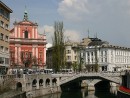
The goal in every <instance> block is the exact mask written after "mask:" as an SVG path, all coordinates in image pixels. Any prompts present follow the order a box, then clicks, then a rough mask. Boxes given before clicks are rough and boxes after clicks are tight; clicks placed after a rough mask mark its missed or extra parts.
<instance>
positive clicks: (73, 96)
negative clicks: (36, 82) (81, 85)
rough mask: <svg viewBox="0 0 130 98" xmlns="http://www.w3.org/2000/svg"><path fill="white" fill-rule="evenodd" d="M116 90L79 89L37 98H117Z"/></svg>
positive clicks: (113, 88) (114, 88)
mask: <svg viewBox="0 0 130 98" xmlns="http://www.w3.org/2000/svg"><path fill="white" fill-rule="evenodd" d="M116 94H117V88H116V87H112V88H110V91H96V92H95V91H89V92H88V91H87V89H81V90H78V91H69V92H62V93H57V94H50V95H46V96H42V97H37V98H117V95H116Z"/></svg>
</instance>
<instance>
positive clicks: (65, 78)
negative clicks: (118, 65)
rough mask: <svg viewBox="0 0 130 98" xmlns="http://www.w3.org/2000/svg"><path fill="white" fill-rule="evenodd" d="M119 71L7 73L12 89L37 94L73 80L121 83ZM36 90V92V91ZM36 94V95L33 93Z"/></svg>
mask: <svg viewBox="0 0 130 98" xmlns="http://www.w3.org/2000/svg"><path fill="white" fill-rule="evenodd" d="M120 76H121V74H120V73H103V72H102V73H79V74H29V75H27V74H23V75H9V76H8V78H10V77H13V79H14V80H15V82H14V83H15V85H14V86H13V88H14V89H17V90H22V91H26V92H31V93H32V94H34V93H35V94H39V92H37V91H40V92H44V93H45V94H47V93H48V92H49V93H51V92H56V91H60V90H61V87H65V86H66V84H69V83H70V84H71V83H74V82H75V81H80V85H81V81H82V80H87V83H88V85H89V84H93V85H95V84H97V83H98V82H100V81H109V82H114V83H117V84H120V83H121V78H120ZM4 79H5V76H0V82H1V83H2V81H3V80H4ZM36 92H37V93H36ZM35 96H37V95H35Z"/></svg>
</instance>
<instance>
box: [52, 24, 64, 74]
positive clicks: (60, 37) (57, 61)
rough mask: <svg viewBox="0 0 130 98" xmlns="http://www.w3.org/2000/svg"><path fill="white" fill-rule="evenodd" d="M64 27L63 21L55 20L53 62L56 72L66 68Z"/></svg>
mask: <svg viewBox="0 0 130 98" xmlns="http://www.w3.org/2000/svg"><path fill="white" fill-rule="evenodd" d="M64 50H65V47H64V29H63V22H55V24H54V37H53V57H52V63H53V66H54V70H55V71H56V72H58V71H60V69H61V68H64V64H65V53H64Z"/></svg>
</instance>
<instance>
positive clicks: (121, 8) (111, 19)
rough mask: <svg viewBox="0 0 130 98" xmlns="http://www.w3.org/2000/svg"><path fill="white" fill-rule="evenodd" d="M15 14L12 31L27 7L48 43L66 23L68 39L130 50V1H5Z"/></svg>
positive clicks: (32, 19) (31, 18)
mask: <svg viewBox="0 0 130 98" xmlns="http://www.w3.org/2000/svg"><path fill="white" fill-rule="evenodd" d="M2 1H3V2H4V3H5V4H6V5H8V6H9V7H10V8H11V9H12V10H13V13H12V14H11V28H12V25H13V22H14V21H15V20H17V21H21V20H22V19H23V14H24V10H25V6H26V7H27V11H28V14H29V20H31V21H33V22H37V23H38V24H39V33H43V32H44V30H45V32H46V35H47V41H48V43H51V41H52V36H53V24H54V22H55V21H63V22H64V29H65V36H66V38H69V39H70V40H74V41H81V40H82V38H84V37H87V36H88V29H89V34H90V35H89V36H90V37H94V36H95V34H96V33H97V36H98V37H99V38H100V39H102V40H105V41H108V42H109V43H110V44H112V45H119V46H125V47H130V0H2Z"/></svg>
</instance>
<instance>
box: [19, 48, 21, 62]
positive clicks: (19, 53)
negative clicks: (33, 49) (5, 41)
mask: <svg viewBox="0 0 130 98" xmlns="http://www.w3.org/2000/svg"><path fill="white" fill-rule="evenodd" d="M19 62H21V47H19Z"/></svg>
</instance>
